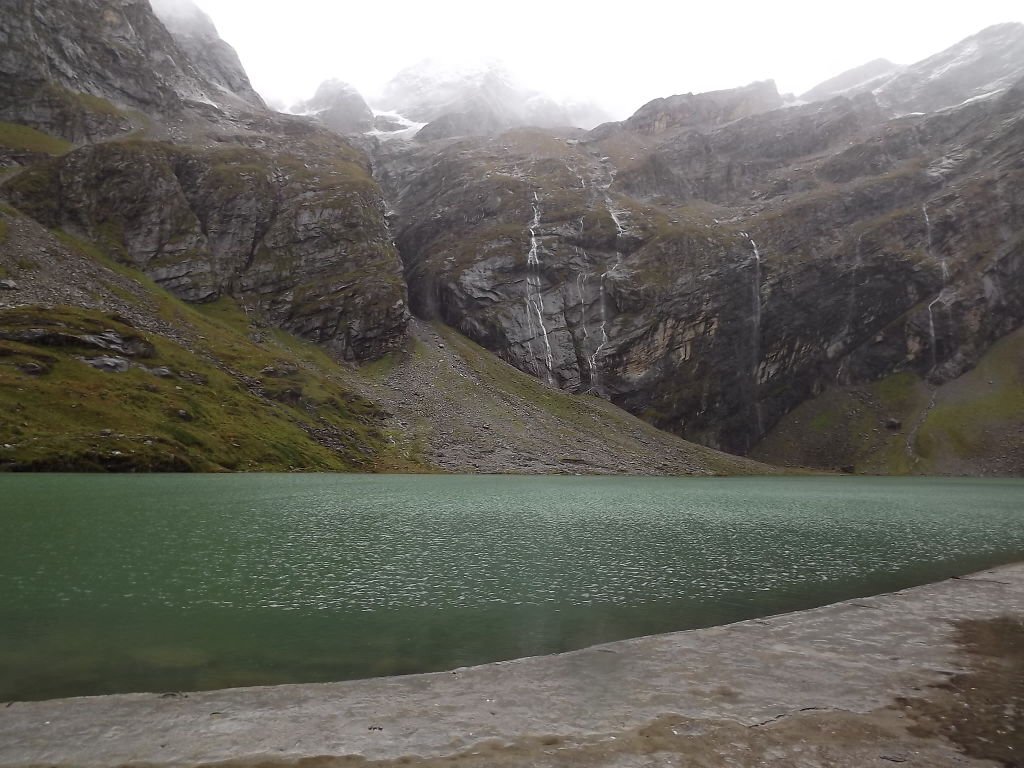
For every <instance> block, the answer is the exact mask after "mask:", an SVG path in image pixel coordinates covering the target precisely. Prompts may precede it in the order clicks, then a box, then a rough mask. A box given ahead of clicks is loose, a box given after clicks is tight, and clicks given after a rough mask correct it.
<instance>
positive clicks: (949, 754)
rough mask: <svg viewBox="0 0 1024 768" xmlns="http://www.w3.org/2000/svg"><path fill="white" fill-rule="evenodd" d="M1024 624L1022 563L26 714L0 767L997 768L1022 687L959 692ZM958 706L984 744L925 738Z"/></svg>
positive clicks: (989, 667)
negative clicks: (449, 665) (442, 666)
mask: <svg viewBox="0 0 1024 768" xmlns="http://www.w3.org/2000/svg"><path fill="white" fill-rule="evenodd" d="M1022 615H1024V567H1022V566H1020V565H1016V566H1006V567H1004V568H999V569H995V570H992V571H988V572H984V573H980V574H976V575H974V576H969V577H964V578H958V579H952V580H949V581H945V582H941V583H939V584H934V585H930V586H924V587H916V588H912V589H908V590H904V591H902V592H897V593H893V594H889V595H880V596H878V597H868V598H860V599H856V600H850V601H847V602H845V603H839V604H836V605H832V606H827V607H825V608H818V609H814V610H810V611H804V612H800V613H793V614H785V615H781V616H775V617H771V618H767V619H757V620H754V621H748V622H743V623H740V624H733V625H729V626H723V627H714V628H711V629H703V630H694V631H690V632H681V633H677V634H670V635H661V636H656V637H647V638H639V639H636V640H627V641H624V642H619V643H612V644H608V645H603V646H596V647H593V648H588V649H585V650H581V651H574V652H571V653H566V654H562V655H559V656H546V657H537V658H532V659H520V660H517V661H512V662H503V663H498V664H489V665H485V666H481V667H472V668H462V669H457V670H454V671H452V672H446V673H439V674H432V675H413V676H408V677H400V678H384V679H376V680H366V681H355V682H348V683H335V684H321V685H290V686H279V687H273V688H249V689H236V690H226V691H211V692H205V693H170V694H167V693H165V694H160V693H149V694H133V695H124V696H107V697H96V698H84V699H64V700H55V701H49V702H37V703H13V704H11V705H10V706H8V707H6V708H3V709H0V736H2V738H0V765H4V766H12V767H13V766H22V765H35V764H39V763H46V764H48V765H54V766H60V765H78V766H105V765H117V764H122V763H125V762H136V763H146V764H149V765H211V764H215V763H216V764H221V765H235V766H257V765H263V766H286V765H314V764H315V765H323V766H335V765H337V766H343V765H353V764H362V763H364V762H373V763H374V764H378V765H438V766H440V765H450V764H458V765H469V766H485V765H488V766H490V765H541V766H569V765H580V764H586V765H596V766H609V767H610V766H634V765H650V764H652V763H653V764H658V765H667V766H677V765H678V766H683V765H687V766H690V765H707V766H714V765H723V764H730V765H738V766H756V765H762V764H764V763H765V762H770V763H771V764H772V765H780V766H822V767H824V766H851V767H852V766H858V767H859V766H865V765H879V766H883V765H890V764H893V763H901V764H907V765H911V766H920V767H921V768H924V766H979V767H980V766H988V765H992V763H991V762H988V760H986V759H985V758H986V757H995V758H997V759H1003V760H1005V759H1006V756H1008V755H1010V754H1011V750H1010V749H1009V748H1011V747H1013V746H1014V745H1015V741H1014V739H1016V735H1015V734H1014V732H1013V731H1012V730H1010V729H1011V727H1012V726H1013V724H1014V722H1015V721H1014V720H1013V717H1015V715H1014V714H1013V712H1012V707H1013V706H1014V702H1015V701H1016V698H1014V697H1016V696H1018V695H1019V689H1018V688H1016V687H1014V684H1013V682H1012V681H1013V680H1016V679H1017V678H1015V677H1012V676H1011V677H1007V678H1006V682H1007V683H1008V685H1003V686H1001V687H998V688H992V689H988V690H987V692H986V694H984V695H986V696H989V697H991V698H990V706H987V707H986V709H984V710H971V711H969V712H964V711H962V708H959V709H960V710H961V711H954V710H951V709H950V708H949V706H948V701H947V698H946V697H947V696H948V694H949V691H950V690H953V691H954V696H955V695H956V694H955V691H956V690H957V689H958V687H962V683H963V682H964V681H965V680H971V679H973V680H975V681H980V680H982V679H988V677H987V676H992V675H998V674H999V672H1000V670H1015V669H1016V666H1014V665H1015V664H1016V663H1017V656H1018V655H1019V654H1017V652H1016V645H1015V643H1014V638H1016V637H1017V636H1018V635H1017V634H1015V633H1016V632H1017V631H1018V630H1017V629H1015V627H1017V625H1018V624H1019V622H1020V619H1021V617H1022ZM957 626H959V627H960V628H961V629H960V630H959V634H958V630H957ZM979 628H986V629H985V631H986V632H987V633H988V635H990V636H991V637H992V638H994V641H992V642H989V643H988V644H987V645H986V646H984V651H985V652H983V653H978V648H979V646H978V645H977V643H976V642H975V641H971V640H970V639H969V637H968V639H967V642H965V637H964V634H963V633H964V632H967V633H968V634H969V635H970V633H975V636H976V633H977V631H978V629H979ZM971 675H974V676H976V677H973V678H971V677H969V676H971ZM977 676H980V677H977ZM968 688H969V686H968ZM968 695H975V694H968ZM978 695H982V694H978ZM929 707H932V709H930V710H929V709H928V708H929ZM1007 707H1010V709H1007ZM943 712H952V713H953V716H954V717H955V718H956V720H954V721H952V722H955V723H959V724H961V725H968V728H967V736H966V737H965V736H962V735H955V734H954V735H953V737H952V740H950V739H949V738H947V737H946V736H944V735H943V734H942V733H939V732H936V731H935V730H934V729H933V730H925V728H926V726H925V725H924V723H925V719H929V720H928V721H929V722H936V720H934V719H932V718H940V720H939V722H942V721H941V717H942V713H943ZM946 727H947V733H948V732H949V730H948V724H947V726H946ZM972 735H978V736H982V737H983V738H985V739H987V740H989V745H988V747H987V750H988V751H986V752H978V751H977V750H976V748H975V747H974V746H972V745H974V744H979V743H983V742H980V741H979V740H978V739H976V738H972ZM993 737H994V738H993ZM1011 764H1012V763H1011Z"/></svg>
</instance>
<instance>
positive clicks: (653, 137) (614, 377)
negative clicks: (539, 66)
mask: <svg viewBox="0 0 1024 768" xmlns="http://www.w3.org/2000/svg"><path fill="white" fill-rule="evenodd" d="M986 56H987V54H986ZM1017 63H1018V62H1017V60H1016V59H1014V58H1013V57H1010V59H1009V60H1008V64H1007V68H1006V71H1007V72H1012V71H1015V67H1016V66H1017ZM1022 94H1024V81H1022V82H1020V83H1018V84H1017V85H1016V86H1015V87H1014V88H1012V89H1009V90H1007V91H1005V92H1004V93H1003V94H1002V95H1000V96H995V97H992V98H989V99H982V100H977V101H974V102H969V103H967V104H964V105H961V106H960V107H958V108H956V109H949V110H944V111H939V112H934V113H932V114H930V115H922V116H916V117H914V116H910V117H904V118H900V119H890V118H889V107H887V106H883V105H880V104H879V103H878V102H877V101H876V100H875V99H873V98H872V97H871V96H870V95H866V94H865V95H860V96H856V97H854V98H842V97H841V98H837V99H832V100H830V101H827V102H824V103H820V104H810V105H805V106H801V107H795V108H786V109H779V108H777V107H778V105H779V103H780V99H779V97H778V94H777V93H775V91H774V87H773V86H771V85H770V84H755V85H754V86H750V87H748V88H745V89H738V90H737V91H736V92H732V93H730V92H720V93H715V94H710V95H708V96H706V97H702V96H700V95H698V96H682V97H673V98H671V99H664V100H658V101H656V102H652V103H651V104H649V105H647V106H645V107H644V108H643V109H642V110H641V111H640V112H639V113H638V114H637V115H635V116H634V117H633V118H630V119H629V120H627V121H625V122H623V123H621V124H610V125H604V126H601V127H600V128H598V129H597V130H595V131H593V132H591V133H590V134H589V135H587V136H585V137H583V138H582V139H580V138H579V137H576V136H569V135H565V134H563V135H559V134H557V133H552V132H545V131H540V130H520V131H513V132H509V133H505V134H504V135H501V136H498V137H494V138H491V139H476V140H462V141H460V142H458V143H456V144H444V143H440V142H438V143H429V142H423V143H419V142H417V144H419V146H411V147H399V146H388V147H383V148H382V149H381V150H380V151H379V153H378V157H377V172H378V176H379V178H380V179H381V181H382V183H383V184H384V185H385V187H386V189H387V193H388V197H389V199H390V200H392V201H393V202H394V203H395V206H396V209H397V214H396V217H395V226H396V235H397V242H398V245H399V249H400V251H401V253H402V256H403V260H404V262H405V269H406V276H407V279H408V282H409V291H410V302H411V305H412V307H413V309H414V311H415V312H417V313H419V314H421V315H423V316H426V317H432V316H438V317H441V318H443V319H444V320H445V321H446V322H448V323H450V324H452V325H454V326H456V327H457V328H459V329H460V330H461V331H463V332H464V333H466V334H467V335H469V336H470V337H471V338H473V339H474V340H476V341H477V342H479V343H480V344H482V345H483V346H485V347H487V348H488V349H490V350H492V351H494V352H496V353H497V354H499V355H500V356H502V357H503V358H505V359H506V360H508V361H510V362H512V363H513V364H514V365H516V366H517V367H519V368H520V369H522V370H525V371H528V372H531V373H533V374H534V375H536V376H538V377H539V378H541V379H542V380H545V381H547V382H549V383H550V384H551V385H552V386H557V387H560V388H564V389H570V390H575V391H596V392H598V393H600V394H602V395H603V396H606V397H608V398H610V399H612V400H613V401H614V402H615V403H617V404H619V405H621V406H623V407H624V408H626V409H627V410H629V411H631V412H633V413H635V414H638V415H641V416H643V417H644V418H646V419H648V420H649V421H651V422H652V423H654V424H656V425H658V426H659V427H662V428H665V429H668V430H670V431H673V432H676V433H678V434H680V435H682V436H684V437H686V438H688V439H694V440H698V441H700V442H703V443H706V444H709V445H712V446H714V447H720V448H723V449H726V450H729V451H734V452H745V451H748V450H749V449H750V448H751V447H752V446H753V445H754V444H755V443H756V442H757V441H758V440H759V439H760V438H761V437H762V436H763V435H764V434H765V433H766V432H767V431H768V430H769V429H770V428H771V427H772V425H773V424H774V423H776V422H777V420H778V419H779V418H780V417H781V416H782V415H783V414H785V413H787V412H789V411H790V410H792V409H793V408H795V407H796V406H797V405H798V404H800V403H801V402H803V401H804V400H806V399H808V398H809V397H812V396H813V395H815V394H817V393H819V392H821V391H822V390H823V389H824V388H825V387H827V386H828V385H829V384H830V383H832V382H835V381H837V380H838V381H843V382H846V381H856V380H870V379H875V378H879V377H882V376H885V375H887V374H889V373H891V372H894V371H900V370H912V371H915V372H917V373H918V374H920V375H922V376H927V377H930V378H931V379H932V380H935V381H938V380H944V379H948V378H950V377H954V376H957V375H959V374H960V373H961V372H963V371H964V370H966V369H968V368H969V367H970V366H971V365H973V363H974V361H975V360H976V359H977V357H978V355H979V354H980V352H981V351H983V350H984V349H985V348H987V346H988V345H989V344H990V343H991V342H992V341H993V340H995V339H996V338H998V337H999V336H1001V335H1003V334H1005V333H1007V332H1008V331H1010V330H1012V329H1014V328H1016V327H1019V326H1020V325H1021V323H1022V321H1024V279H1022V278H1024V272H1022V270H1024V239H1022V233H1024V208H1022V206H1021V196H1020V194H1019V190H1020V189H1021V188H1022V184H1024V164H1022V163H1021V158H1022V157H1024V130H1022V126H1024V101H1022V98H1021V97H1022ZM958 103H959V102H958ZM1015 189H1016V190H1018V193H1015V192H1014V190H1015Z"/></svg>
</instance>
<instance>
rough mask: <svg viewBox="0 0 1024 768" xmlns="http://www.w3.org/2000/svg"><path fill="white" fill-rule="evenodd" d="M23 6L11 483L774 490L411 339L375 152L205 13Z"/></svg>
mask: <svg viewBox="0 0 1024 768" xmlns="http://www.w3.org/2000/svg"><path fill="white" fill-rule="evenodd" d="M3 10H4V13H3V14H2V16H0V38H2V39H4V40H6V41H16V43H15V44H13V45H11V46H5V47H4V48H3V52H2V54H0V67H2V69H0V110H2V111H3V118H4V120H5V121H6V122H0V169H2V170H0V197H2V199H3V203H2V204H0V404H2V405H3V407H2V408H0V411H2V413H3V415H2V416H0V469H15V470H32V469H36V470H39V469H51V470H52V469H66V470H81V469H88V470H99V469H107V470H111V469H113V470H225V469H226V470H242V469H276V470H285V469H359V470H413V471H428V470H436V469H439V468H445V469H455V470H463V471H466V470H472V469H484V470H488V471H499V470H500V471H510V470H518V471H534V472H537V471H549V472H550V471H562V472H584V471H585V472H624V471H631V472H667V473H698V474H707V473H716V472H751V471H769V468H766V467H763V466H762V465H759V464H757V463H755V462H750V461H745V460H741V459H737V458H735V457H730V456H726V455H724V454H720V453H717V452H715V451H711V450H708V449H706V448H702V447H698V446H694V445H691V444H689V443H686V442H684V441H682V440H680V439H678V438H676V437H674V436H671V435H668V434H665V433H659V432H657V431H656V430H654V428H653V427H650V426H649V425H646V424H644V423H643V422H641V421H639V420H637V419H635V418H634V417H632V416H630V415H629V414H626V413H625V412H622V411H618V410H617V409H614V408H613V407H612V406H611V405H609V404H607V403H605V402H603V401H599V400H596V399H591V400H590V401H588V402H580V401H577V400H575V399H574V398H572V397H571V396H570V395H569V394H563V393H559V392H555V391H553V390H549V389H548V388H546V387H544V386H543V385H542V384H539V383H537V382H535V381H533V380H532V379H531V378H530V377H528V376H526V375H525V374H521V373H519V372H517V371H515V370H514V369H512V368H510V367H508V366H507V365H505V364H503V363H500V362H499V361H497V360H496V359H494V358H493V357H491V356H490V355H489V354H488V353H487V352H485V351H484V350H482V349H480V348H479V347H477V346H475V345H473V344H471V343H470V342H468V341H466V340H465V339H463V338H461V337H460V336H459V335H458V334H457V333H455V332H454V331H451V330H449V329H444V328H437V329H435V328H431V327H430V326H426V325H424V324H422V323H415V324H412V325H411V324H410V317H409V312H408V309H407V306H406V286H405V282H404V276H403V271H402V266H401V262H400V260H399V256H398V253H397V250H396V248H395V246H394V242H393V236H392V232H391V229H390V226H389V223H388V220H387V217H386V208H385V204H384V199H383V197H382V194H381V189H380V187H379V185H378V184H377V182H376V181H375V180H374V179H373V177H372V176H371V173H370V170H371V162H370V159H369V158H368V157H367V156H366V155H365V154H363V152H362V151H360V150H359V149H357V148H356V147H355V146H353V145H352V144H351V143H349V142H346V141H345V140H343V139H342V138H341V137H339V136H338V135H337V133H336V132H335V131H332V130H329V129H328V128H327V127H325V126H324V125H323V124H322V123H321V122H320V121H317V120H315V119H312V118H309V117H300V116H290V115H282V114H276V113H273V112H270V111H268V110H267V109H266V108H265V107H264V105H263V103H262V101H261V100H259V98H258V97H255V94H253V93H252V92H251V88H250V87H249V85H248V81H247V79H245V78H244V73H241V74H240V70H236V69H235V68H234V63H235V59H234V58H233V57H232V56H230V55H228V53H227V52H228V51H229V50H230V49H228V48H227V46H226V45H225V44H220V43H219V38H218V39H217V40H214V39H212V38H211V37H210V36H211V35H214V34H215V32H214V31H213V28H212V26H211V25H209V24H208V20H207V19H205V17H203V16H201V15H200V16H196V15H195V14H185V16H184V17H178V16H171V15H168V14H169V13H170V11H168V10H167V9H166V8H165V9H163V13H164V21H163V22H161V21H160V20H159V19H158V18H157V17H156V16H155V15H154V14H153V12H152V10H151V8H150V5H149V3H148V2H146V0H52V1H50V2H47V3H45V4H42V3H33V2H14V1H13V0H4V8H3ZM174 10H175V12H180V6H175V9H174ZM341 90H342V89H335V93H334V94H333V95H335V96H336V95H338V92H340V91H341ZM395 119H396V121H397V122H399V123H402V122H403V120H402V119H401V118H395ZM442 338H443V341H442ZM310 342H315V345H313V344H310ZM382 358H383V359H382ZM371 361H375V362H371ZM357 362H358V363H362V364H363V366H362V367H357V366H356V365H355V363H357ZM467 386H468V387H470V390H469V391H471V392H472V393H473V394H474V396H475V399H474V402H473V407H472V408H467V407H466V403H465V402H464V400H465V398H466V395H467V391H466V390H465V387H467ZM460 387H462V388H460ZM423 392H431V393H434V394H435V396H433V397H431V398H429V399H428V400H427V401H418V400H417V398H421V397H422V396H423ZM453 413H459V414H461V416H462V421H460V422H459V423H458V424H453V422H452V414H453ZM512 415H514V418H513V416H512ZM471 419H472V421H471ZM522 420H528V421H529V422H531V423H534V424H540V425H543V426H544V431H543V434H538V435H536V436H534V437H533V438H531V437H529V436H525V437H524V436H522V435H518V436H517V433H518V427H516V425H517V424H520V423H521V422H522ZM453 427H455V428H454V429H453Z"/></svg>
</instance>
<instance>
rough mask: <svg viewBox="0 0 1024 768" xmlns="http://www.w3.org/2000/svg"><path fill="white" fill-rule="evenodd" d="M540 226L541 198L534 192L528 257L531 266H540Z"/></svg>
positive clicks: (528, 263)
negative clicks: (538, 240) (538, 231)
mask: <svg viewBox="0 0 1024 768" xmlns="http://www.w3.org/2000/svg"><path fill="white" fill-rule="evenodd" d="M539 226H540V199H539V198H538V197H537V193H536V192H534V193H533V219H532V220H531V221H530V224H529V230H530V253H529V254H528V255H527V257H526V264H527V266H530V267H539V266H540V256H539V255H538V252H537V251H538V248H539V247H540V246H539V245H538V243H537V227H539Z"/></svg>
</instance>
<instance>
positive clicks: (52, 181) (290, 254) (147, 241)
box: [7, 133, 408, 359]
mask: <svg viewBox="0 0 1024 768" xmlns="http://www.w3.org/2000/svg"><path fill="white" fill-rule="evenodd" d="M260 143H261V144H264V145H265V144H266V143H267V142H266V141H262V142H260ZM7 189H8V193H9V195H10V199H11V202H12V203H13V204H14V205H15V206H16V207H18V208H20V209H21V210H23V211H26V212H29V213H31V214H32V215H33V216H34V217H35V218H36V219H37V220H39V221H40V222H42V223H44V224H46V225H47V226H50V227H60V228H63V229H65V230H68V231H73V232H78V233H81V234H84V235H85V236H87V237H88V238H89V239H91V240H94V241H96V242H97V243H100V244H102V246H103V247H104V248H105V249H107V250H109V251H110V252H112V253H115V254H118V256H119V258H121V259H122V260H124V261H126V262H128V263H130V264H132V265H133V266H135V267H137V268H139V269H141V270H142V271H144V272H145V273H146V274H148V275H150V276H151V277H152V278H153V279H154V280H156V282H157V283H159V284H160V285H162V286H164V287H166V288H168V289H169V290H171V291H173V292H174V293H175V294H177V295H178V296H181V297H182V298H185V299H187V300H189V301H199V302H203V301H212V300H215V299H217V298H219V297H220V296H222V295H231V296H235V297H238V298H240V299H242V300H243V302H244V303H245V304H246V306H250V307H251V309H252V310H254V311H255V312H257V313H258V315H259V316H261V317H263V318H264V319H265V320H266V321H267V322H270V323H272V324H273V325H276V326H279V327H281V328H285V329H287V330H290V331H293V332H295V333H297V334H299V335H301V336H304V337H306V338H309V339H312V340H314V341H318V342H320V343H323V344H325V345H326V346H328V347H329V348H332V349H334V350H335V351H336V352H337V353H338V354H340V355H341V356H343V357H345V358H348V359H368V358H374V357H379V356H380V355H382V354H383V353H385V352H386V351H388V350H389V349H391V348H392V347H394V346H395V345H396V344H397V343H398V341H399V340H400V339H401V338H402V335H403V332H404V328H405V323H406V322H407V318H408V313H407V311H406V309H405V304H404V301H403V297H404V285H403V283H402V281H401V274H400V265H399V261H398V257H397V254H396V253H395V250H394V247H393V246H392V244H391V239H390V234H389V233H388V231H387V228H386V226H385V223H384V217H383V213H384V212H383V208H382V203H381V200H380V196H379V192H378V190H377V187H376V184H374V182H373V181H372V180H371V179H370V177H369V174H368V172H367V170H366V169H365V168H364V167H363V166H362V165H361V164H360V160H359V156H358V155H357V154H356V153H355V152H354V151H353V150H351V149H350V148H348V147H347V146H345V145H344V144H343V143H342V142H341V141H340V140H337V139H334V138H332V137H328V136H323V135H319V134H316V133H312V134H310V135H309V136H308V137H306V138H305V139H304V140H302V141H298V140H295V139H292V140H291V142H290V143H289V146H288V149H287V151H277V152H275V151H273V150H269V151H268V149H267V148H266V146H264V147H263V148H261V149H255V148H251V147H246V146H240V145H235V146H226V147H216V148H212V149H198V148H191V147H178V146H173V145H170V144H164V143H157V142H147V141H133V142H111V143H105V144H99V145H93V146H88V147H83V148H81V149H78V150H76V151H74V152H72V153H70V154H68V155H66V156H65V157H63V158H60V159H57V160H54V161H51V162H50V163H48V164H45V165H41V166H39V167H36V168H33V169H30V170H28V171H26V172H24V173H23V174H22V175H21V176H19V177H18V178H16V179H15V180H13V181H12V182H11V183H10V184H9V185H8V188H7Z"/></svg>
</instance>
